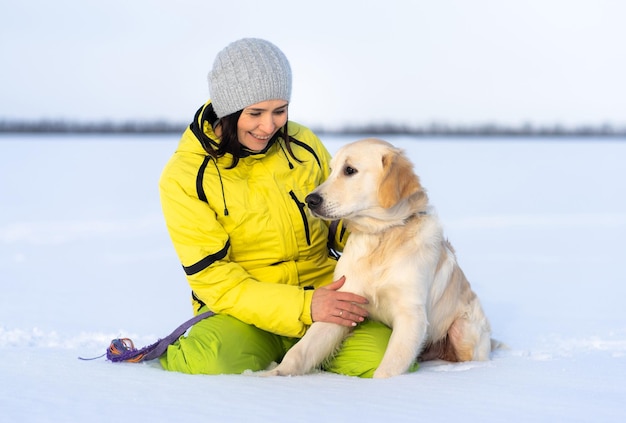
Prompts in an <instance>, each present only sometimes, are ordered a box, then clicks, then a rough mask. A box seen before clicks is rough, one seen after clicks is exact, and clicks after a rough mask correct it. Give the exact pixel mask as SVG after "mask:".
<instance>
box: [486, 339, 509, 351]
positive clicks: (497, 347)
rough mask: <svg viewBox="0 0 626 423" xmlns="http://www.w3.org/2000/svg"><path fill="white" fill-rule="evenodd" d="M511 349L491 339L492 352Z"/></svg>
mask: <svg viewBox="0 0 626 423" xmlns="http://www.w3.org/2000/svg"><path fill="white" fill-rule="evenodd" d="M509 349H510V348H509V346H508V345H507V344H505V343H504V342H501V341H498V340H497V339H493V338H491V351H496V350H509Z"/></svg>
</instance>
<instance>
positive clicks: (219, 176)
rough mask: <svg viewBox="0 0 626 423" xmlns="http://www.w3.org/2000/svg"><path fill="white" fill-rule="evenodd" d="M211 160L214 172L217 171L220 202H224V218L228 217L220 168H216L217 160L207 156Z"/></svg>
mask: <svg viewBox="0 0 626 423" xmlns="http://www.w3.org/2000/svg"><path fill="white" fill-rule="evenodd" d="M209 157H211V159H213V164H214V165H215V170H217V177H218V179H219V180H220V186H221V188H222V201H223V202H224V216H228V207H227V206H226V194H224V181H222V173H221V172H220V168H219V167H218V166H217V160H215V158H214V157H213V156H209Z"/></svg>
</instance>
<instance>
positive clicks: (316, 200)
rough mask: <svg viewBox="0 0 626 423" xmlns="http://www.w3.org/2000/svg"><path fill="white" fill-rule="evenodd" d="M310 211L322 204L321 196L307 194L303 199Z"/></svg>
mask: <svg viewBox="0 0 626 423" xmlns="http://www.w3.org/2000/svg"><path fill="white" fill-rule="evenodd" d="M304 201H306V204H307V205H308V206H309V208H310V209H316V208H318V207H319V206H320V204H322V196H321V195H319V194H309V195H307V196H306V198H305V199H304Z"/></svg>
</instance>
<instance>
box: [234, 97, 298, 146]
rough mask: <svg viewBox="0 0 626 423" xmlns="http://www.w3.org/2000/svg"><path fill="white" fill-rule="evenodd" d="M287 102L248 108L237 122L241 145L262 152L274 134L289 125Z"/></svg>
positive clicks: (260, 104) (277, 101)
mask: <svg viewBox="0 0 626 423" xmlns="http://www.w3.org/2000/svg"><path fill="white" fill-rule="evenodd" d="M288 106H289V103H288V102H286V101H285V100H267V101H262V102H260V103H256V104H253V105H252V106H248V107H246V108H245V109H243V111H242V112H241V116H240V117H239V120H238V121H237V137H238V138H239V142H240V143H241V145H243V146H245V147H247V148H249V149H250V150H252V151H261V150H263V149H264V148H265V147H267V143H268V142H269V141H270V139H271V138H272V137H273V136H274V134H275V133H276V132H277V131H278V130H279V129H280V128H282V127H283V126H285V123H287V107H288Z"/></svg>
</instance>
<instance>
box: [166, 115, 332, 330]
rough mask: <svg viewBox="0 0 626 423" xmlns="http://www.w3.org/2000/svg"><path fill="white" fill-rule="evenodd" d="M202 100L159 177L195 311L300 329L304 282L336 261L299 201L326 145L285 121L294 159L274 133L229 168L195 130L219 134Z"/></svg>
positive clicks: (306, 313)
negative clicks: (203, 306)
mask: <svg viewBox="0 0 626 423" xmlns="http://www.w3.org/2000/svg"><path fill="white" fill-rule="evenodd" d="M209 105H210V103H207V104H206V105H204V106H203V108H201V109H200V110H199V111H198V113H197V114H196V118H195V120H194V123H192V124H191V125H190V127H189V128H187V130H186V131H185V132H184V133H183V135H182V139H181V140H180V143H179V145H178V148H177V150H176V152H175V153H174V155H173V156H172V157H171V159H170V160H169V162H168V163H167V165H166V166H165V169H164V171H163V174H162V176H161V179H160V183H159V188H160V194H161V204H162V207H163V213H164V216H165V221H166V224H167V228H168V231H169V234H170V236H171V239H172V242H173V244H174V248H175V250H176V252H177V254H178V257H179V259H180V261H181V263H182V265H183V269H184V271H185V274H186V276H187V280H188V282H189V285H190V286H191V289H192V295H193V303H194V305H195V312H197V310H198V309H199V308H200V305H201V304H206V306H207V307H208V308H209V309H210V310H212V311H214V312H216V313H224V314H228V315H231V316H233V317H236V318H237V319H239V320H241V321H243V322H246V323H248V324H252V325H255V326H257V327H259V328H261V329H263V330H266V331H269V332H272V333H276V334H279V335H283V336H290V337H301V336H302V335H304V332H305V331H306V328H307V327H308V325H310V324H311V323H312V321H311V298H312V295H313V290H312V289H313V288H317V287H320V286H323V285H326V284H329V283H331V282H332V276H333V271H334V267H335V264H336V260H335V259H334V258H332V257H331V256H330V255H329V252H328V245H327V244H328V223H327V222H324V221H322V220H321V219H318V218H316V217H314V216H313V215H312V214H311V213H310V211H309V210H308V208H307V207H306V204H305V203H304V198H305V197H306V195H307V194H308V193H309V192H311V191H312V190H313V189H314V188H315V187H316V186H317V185H319V184H320V183H321V182H323V181H324V180H325V179H326V177H327V176H328V174H329V168H328V162H329V161H330V155H329V153H328V151H327V150H326V148H325V147H324V146H323V144H322V143H321V141H320V140H319V139H318V138H317V136H315V134H314V133H313V132H312V131H310V130H309V129H308V128H305V127H304V126H301V125H298V124H297V123H294V122H291V121H290V122H289V123H288V128H289V135H290V136H291V137H292V138H293V139H294V141H292V142H291V148H292V151H293V152H294V154H295V156H296V157H297V158H298V159H299V160H300V162H298V161H296V160H294V159H293V158H292V157H291V156H289V154H288V153H287V150H286V147H285V143H284V140H283V139H282V138H277V139H276V140H275V141H274V142H271V143H270V144H269V146H268V148H267V149H266V150H265V151H263V152H260V153H252V152H250V153H249V154H247V155H245V156H244V157H241V158H240V160H239V163H238V164H237V166H236V167H235V168H233V169H228V167H229V166H230V165H231V164H232V156H231V155H230V154H227V155H225V156H224V157H221V158H219V159H217V160H216V159H214V158H212V157H211V156H209V155H208V154H207V153H206V151H205V149H204V147H203V146H202V143H201V141H200V139H199V138H203V136H202V135H201V134H200V133H199V131H202V132H203V133H204V134H205V135H206V136H207V137H208V138H210V140H211V141H210V143H216V142H219V141H217V137H216V136H215V134H214V133H213V129H212V127H211V124H210V122H209V120H208V119H207V118H205V117H204V116H206V115H207V113H206V112H207V111H210V110H209V109H207V108H208V107H210V106H209ZM203 142H204V143H205V144H207V142H206V137H204V141H203ZM210 143H209V145H210ZM208 148H211V147H210V146H209V147H208ZM339 234H340V232H338V235H337V239H339V238H340V235H339ZM338 244H339V245H341V244H342V242H338Z"/></svg>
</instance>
